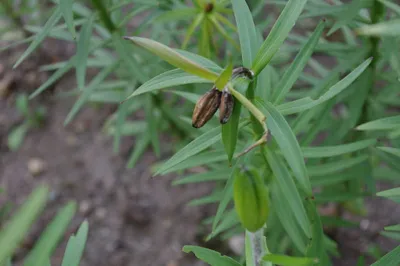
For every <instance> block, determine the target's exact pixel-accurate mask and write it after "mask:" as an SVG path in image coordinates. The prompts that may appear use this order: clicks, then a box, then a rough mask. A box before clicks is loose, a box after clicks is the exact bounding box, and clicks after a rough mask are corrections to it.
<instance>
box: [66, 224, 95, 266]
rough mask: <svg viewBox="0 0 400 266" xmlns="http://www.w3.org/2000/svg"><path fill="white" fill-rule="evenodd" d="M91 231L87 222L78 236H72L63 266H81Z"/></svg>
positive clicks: (80, 228)
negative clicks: (89, 231)
mask: <svg viewBox="0 0 400 266" xmlns="http://www.w3.org/2000/svg"><path fill="white" fill-rule="evenodd" d="M88 230H89V223H88V222H87V221H86V220H85V221H83V223H82V224H81V226H80V227H79V229H78V232H77V233H76V235H72V236H71V237H70V238H69V240H68V244H67V247H66V249H65V253H64V257H63V260H62V264H61V266H79V263H80V261H81V258H82V255H83V251H84V249H85V245H86V239H87V235H88Z"/></svg>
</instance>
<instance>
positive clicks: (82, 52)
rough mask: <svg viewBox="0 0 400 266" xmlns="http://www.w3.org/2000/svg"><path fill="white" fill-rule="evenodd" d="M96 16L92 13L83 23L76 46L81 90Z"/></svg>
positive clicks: (77, 79) (77, 74) (77, 76)
mask: <svg viewBox="0 0 400 266" xmlns="http://www.w3.org/2000/svg"><path fill="white" fill-rule="evenodd" d="M94 18H95V16H94V15H92V16H91V17H90V18H89V19H88V20H87V21H86V22H85V24H84V25H83V27H82V29H81V32H80V34H79V39H78V43H77V47H76V50H77V51H76V61H75V63H76V66H75V67H76V81H77V83H78V88H79V89H81V90H82V89H83V87H84V86H85V79H86V67H87V59H88V56H89V45H90V38H91V37H92V29H93V22H94Z"/></svg>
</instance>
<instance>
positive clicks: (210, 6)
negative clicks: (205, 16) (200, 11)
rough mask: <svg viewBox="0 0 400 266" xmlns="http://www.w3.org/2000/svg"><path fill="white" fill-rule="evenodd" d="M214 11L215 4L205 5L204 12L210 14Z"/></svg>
mask: <svg viewBox="0 0 400 266" xmlns="http://www.w3.org/2000/svg"><path fill="white" fill-rule="evenodd" d="M213 9H214V5H213V3H207V4H205V6H204V11H205V12H206V13H210V12H211V11H213Z"/></svg>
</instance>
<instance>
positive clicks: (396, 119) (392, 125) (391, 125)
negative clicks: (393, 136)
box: [356, 115, 400, 130]
mask: <svg viewBox="0 0 400 266" xmlns="http://www.w3.org/2000/svg"><path fill="white" fill-rule="evenodd" d="M397 128H400V115H396V116H390V117H385V118H381V119H378V120H374V121H371V122H367V123H365V124H362V125H359V126H358V127H356V129H358V130H389V129H397Z"/></svg>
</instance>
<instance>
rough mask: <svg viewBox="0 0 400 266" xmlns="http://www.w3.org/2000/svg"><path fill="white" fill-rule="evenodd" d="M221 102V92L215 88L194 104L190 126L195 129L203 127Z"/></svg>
mask: <svg viewBox="0 0 400 266" xmlns="http://www.w3.org/2000/svg"><path fill="white" fill-rule="evenodd" d="M220 102H221V91H219V90H217V89H216V88H215V87H214V88H212V89H211V90H210V91H209V92H207V93H206V94H204V95H203V96H202V97H201V98H200V99H199V100H198V101H197V103H196V106H195V107H194V110H193V115H192V125H193V127H195V128H200V127H202V126H204V124H205V123H207V122H208V120H210V119H211V117H212V116H213V115H214V114H215V112H216V111H217V109H218V107H219V105H220Z"/></svg>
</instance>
